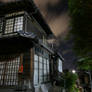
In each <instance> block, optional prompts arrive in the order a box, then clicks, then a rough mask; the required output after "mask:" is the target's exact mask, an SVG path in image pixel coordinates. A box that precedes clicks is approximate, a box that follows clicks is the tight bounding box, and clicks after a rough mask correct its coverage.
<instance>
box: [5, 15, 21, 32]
mask: <svg viewBox="0 0 92 92" xmlns="http://www.w3.org/2000/svg"><path fill="white" fill-rule="evenodd" d="M22 30H23V16H20V17H15V18H11V19H6V25H5V33H12V32H17V31H22Z"/></svg>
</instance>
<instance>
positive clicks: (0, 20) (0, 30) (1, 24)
mask: <svg viewBox="0 0 92 92" xmlns="http://www.w3.org/2000/svg"><path fill="white" fill-rule="evenodd" d="M2 31H3V19H0V34H1V33H2Z"/></svg>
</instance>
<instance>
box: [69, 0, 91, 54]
mask: <svg viewBox="0 0 92 92" xmlns="http://www.w3.org/2000/svg"><path fill="white" fill-rule="evenodd" d="M69 14H70V17H71V27H72V29H71V32H70V33H71V34H73V35H74V42H75V44H74V50H75V51H76V53H77V54H78V55H81V56H86V55H92V0H69Z"/></svg>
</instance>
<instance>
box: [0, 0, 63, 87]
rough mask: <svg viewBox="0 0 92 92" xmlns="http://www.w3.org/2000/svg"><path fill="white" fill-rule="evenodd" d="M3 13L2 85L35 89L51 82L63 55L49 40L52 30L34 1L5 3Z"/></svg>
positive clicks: (0, 34)
mask: <svg viewBox="0 0 92 92" xmlns="http://www.w3.org/2000/svg"><path fill="white" fill-rule="evenodd" d="M24 5H25V6H26V7H24ZM29 8H31V10H29ZM0 14H1V15H0V16H1V17H0V87H16V86H18V87H21V88H22V87H26V88H30V89H33V88H34V87H35V86H37V85H41V84H44V83H48V82H51V81H52V77H53V75H54V72H57V73H58V63H57V62H58V59H59V58H60V56H59V55H55V53H54V51H53V50H52V49H51V48H50V46H49V45H48V43H47V39H48V38H49V36H51V35H53V34H52V32H51V30H50V28H49V27H48V25H47V24H46V23H45V22H44V19H43V18H42V16H41V14H40V12H39V11H38V10H37V8H36V9H35V5H34V4H33V3H32V2H31V0H18V1H16V2H10V3H3V4H1V5H0ZM60 60H61V62H62V58H60ZM55 65H56V66H55ZM61 67H62V66H61ZM57 73H56V74H57ZM56 76H57V75H56Z"/></svg>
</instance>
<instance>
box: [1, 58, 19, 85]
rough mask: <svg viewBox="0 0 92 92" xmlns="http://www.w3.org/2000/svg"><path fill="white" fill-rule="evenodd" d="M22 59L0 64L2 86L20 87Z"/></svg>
mask: <svg viewBox="0 0 92 92" xmlns="http://www.w3.org/2000/svg"><path fill="white" fill-rule="evenodd" d="M19 64H20V57H18V58H16V59H14V60H10V61H8V62H5V61H2V62H0V86H15V85H18V70H19Z"/></svg>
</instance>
